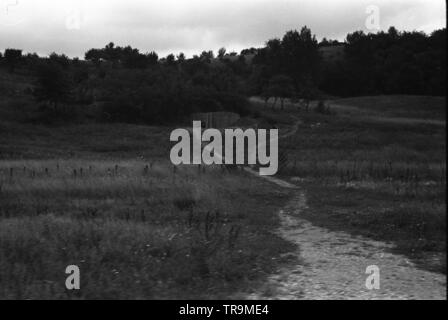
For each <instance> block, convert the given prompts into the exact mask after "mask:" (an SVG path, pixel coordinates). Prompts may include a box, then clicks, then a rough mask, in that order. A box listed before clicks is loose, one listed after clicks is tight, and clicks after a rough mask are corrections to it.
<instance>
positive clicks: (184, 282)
mask: <svg viewBox="0 0 448 320" xmlns="http://www.w3.org/2000/svg"><path fill="white" fill-rule="evenodd" d="M0 178H1V179H0V181H1V182H0V219H1V223H0V243H1V246H0V298H2V299H5V298H21V299H33V298H39V299H41V298H44V299H45V298H63V299H65V298H106V299H107V298H114V299H116V298H124V299H128V298H133V299H134V298H135V299H147V298H151V299H158V298H168V299H170V298H213V297H214V298H223V297H224V298H225V297H228V296H229V295H231V294H232V292H234V291H235V290H238V289H242V288H244V286H245V285H248V284H249V283H250V282H254V281H261V279H263V276H264V275H265V274H267V273H269V272H272V270H273V268H275V266H276V263H277V262H276V259H277V258H279V256H280V254H281V253H282V252H287V251H288V250H289V249H290V247H289V245H288V244H287V243H285V242H284V241H282V240H281V239H279V238H277V237H276V236H274V235H273V234H272V233H271V231H272V227H273V226H275V225H276V224H277V223H278V221H277V218H276V216H275V214H274V213H275V211H276V209H278V207H279V206H280V205H281V204H282V203H283V202H284V201H285V200H286V199H287V197H288V194H286V193H284V192H280V191H277V190H275V189H274V188H273V187H272V186H271V185H267V184H265V183H264V182H261V181H258V180H254V179H253V178H251V177H247V176H246V175H245V174H243V173H240V172H236V173H228V172H226V171H222V170H221V169H217V168H215V169H213V168H207V171H206V172H203V171H202V170H201V171H199V170H197V168H178V169H177V170H176V171H174V170H173V168H172V167H171V166H168V165H164V164H162V163H160V162H156V163H150V162H143V161H138V160H115V161H112V160H109V161H107V160H101V161H94V160H61V161H56V160H48V161H45V160H21V161H17V160H3V161H1V162H0ZM70 264H75V265H78V266H79V267H80V269H81V286H82V288H81V289H82V290H80V291H77V292H73V291H67V290H65V285H64V283H65V277H66V275H65V274H64V271H65V267H66V266H68V265H70Z"/></svg>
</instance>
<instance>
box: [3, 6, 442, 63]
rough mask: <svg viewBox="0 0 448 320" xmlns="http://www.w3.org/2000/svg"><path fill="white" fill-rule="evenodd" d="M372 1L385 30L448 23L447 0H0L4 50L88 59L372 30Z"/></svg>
mask: <svg viewBox="0 0 448 320" xmlns="http://www.w3.org/2000/svg"><path fill="white" fill-rule="evenodd" d="M369 5H376V6H377V7H378V8H379V10H380V11H379V12H380V15H379V17H380V20H379V23H380V27H381V29H383V30H387V29H388V28H389V26H391V25H394V26H396V27H397V29H399V30H419V31H425V32H428V33H429V32H431V31H433V30H435V29H439V28H442V27H444V26H445V24H446V17H445V1H443V0H338V1H336V0H326V1H325V0H200V1H199V0H86V1H83V0H77V1H76V0H53V1H51V0H0V50H3V49H5V48H20V49H23V50H24V51H25V52H37V53H38V54H40V55H47V54H49V53H50V52H53V51H55V52H58V53H66V54H68V55H69V56H72V57H73V56H79V57H83V56H84V52H85V51H87V50H88V49H89V48H93V47H96V48H98V47H104V45H105V44H107V43H109V42H110V41H113V42H114V43H115V44H116V45H122V46H124V45H128V44H129V45H131V46H133V47H136V48H139V49H140V50H141V51H142V52H147V51H152V50H154V51H156V52H158V53H159V55H160V56H165V55H166V54H168V53H171V52H173V53H179V52H181V51H182V52H184V53H186V54H187V56H190V55H192V54H194V53H200V52H201V51H202V50H205V49H212V50H215V51H216V50H217V49H219V48H220V47H226V48H227V50H228V51H231V50H235V51H240V50H241V49H243V48H248V47H252V46H255V47H259V46H262V45H263V43H264V42H265V41H266V40H268V39H270V38H273V37H281V36H282V35H283V34H284V33H285V31H287V30H290V29H300V28H301V27H302V26H303V25H307V26H308V27H310V28H311V30H312V32H313V33H315V34H316V36H317V37H318V39H321V38H322V37H327V38H332V39H338V40H343V39H344V38H345V35H346V34H347V33H348V32H352V31H355V30H364V31H368V30H367V29H366V25H365V21H366V19H367V17H368V15H369V14H368V13H366V9H367V8H368V6H369Z"/></svg>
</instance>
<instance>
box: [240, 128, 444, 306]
mask: <svg viewBox="0 0 448 320" xmlns="http://www.w3.org/2000/svg"><path fill="white" fill-rule="evenodd" d="M299 125H300V122H299V121H298V122H297V124H296V125H295V126H294V127H293V129H292V130H291V131H290V132H289V133H287V134H286V135H284V136H282V137H281V138H285V137H287V136H290V135H292V134H295V133H296V132H297V130H298V127H299ZM245 170H246V171H247V172H248V173H250V174H253V175H255V176H257V177H259V178H263V179H266V180H268V181H270V182H271V183H274V184H276V185H278V186H280V187H283V188H288V189H293V192H294V196H293V197H292V199H291V200H290V201H289V202H288V203H287V204H286V205H285V206H284V207H283V208H282V209H281V210H280V211H279V212H278V215H279V218H280V221H281V224H280V227H279V228H278V230H277V231H276V232H277V234H278V235H279V236H280V237H281V238H283V239H285V240H286V241H288V242H291V243H293V244H294V245H296V249H295V251H294V252H291V253H288V254H287V255H285V256H284V258H287V259H291V262H289V263H286V264H285V266H284V267H282V268H281V269H279V270H278V271H277V272H276V273H275V274H272V275H270V276H269V277H268V279H267V280H266V282H265V283H264V284H263V285H262V286H261V287H259V288H254V289H253V290H252V291H253V292H243V293H239V294H238V295H236V298H237V299H274V300H282V299H305V300H319V299H331V300H336V299H355V300H364V299H425V300H426V299H446V276H445V275H443V274H440V273H435V272H430V271H425V270H422V269H418V268H417V267H416V266H415V264H413V263H412V262H411V261H409V260H408V259H407V258H406V257H405V256H403V255H400V254H395V253H392V252H391V249H392V248H393V245H391V244H388V243H385V242H381V241H375V240H371V239H368V238H365V237H362V236H357V237H355V236H352V235H350V234H348V233H345V232H342V231H330V230H328V229H325V228H322V227H317V226H315V225H313V224H312V223H310V222H309V221H307V220H305V219H303V218H302V217H301V212H303V210H305V209H306V208H307V201H306V194H305V191H304V190H302V189H301V188H299V187H298V186H296V185H294V184H291V183H289V182H287V181H284V180H281V179H279V178H275V177H272V176H260V175H259V174H258V172H256V171H253V170H252V169H250V168H245ZM372 265H375V266H378V267H379V271H380V288H379V289H372V290H369V289H367V287H366V280H367V277H368V276H369V274H367V273H366V269H367V267H368V266H372Z"/></svg>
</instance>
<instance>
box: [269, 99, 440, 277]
mask: <svg viewBox="0 0 448 320" xmlns="http://www.w3.org/2000/svg"><path fill="white" fill-rule="evenodd" d="M327 106H328V107H329V109H328V112H326V113H324V114H322V113H318V112H310V113H306V112H303V110H302V111H297V106H295V105H292V104H291V105H289V108H287V109H286V110H285V111H283V112H281V111H276V114H277V117H281V116H283V119H284V120H285V121H290V120H287V119H288V118H291V116H290V115H294V116H296V117H299V118H300V119H301V121H302V123H301V124H300V126H299V130H298V131H297V133H296V134H295V135H293V136H291V137H289V138H288V139H287V140H286V141H283V142H282V143H281V145H280V147H281V149H282V150H284V153H285V154H286V158H287V160H285V161H284V164H283V166H282V170H281V175H282V176H283V177H284V178H285V179H290V180H292V181H295V182H296V183H297V184H299V185H301V186H303V187H304V188H305V190H307V195H308V200H309V204H310V207H309V209H308V210H306V212H304V216H305V217H306V218H307V219H309V220H310V221H312V222H313V223H316V224H318V225H320V226H324V227H327V228H330V229H338V230H344V231H347V232H350V233H352V234H354V235H364V236H368V237H372V238H374V239H377V240H382V241H388V242H392V243H394V244H395V245H396V250H397V251H399V252H401V253H404V254H406V255H407V256H408V257H409V258H410V259H412V260H413V261H414V262H416V263H417V264H418V265H419V266H420V267H422V268H427V269H431V270H436V271H440V272H445V268H446V254H445V250H446V142H445V135H446V127H445V98H443V97H421V96H377V97H358V98H350V99H338V100H332V101H328V102H327ZM340 106H344V107H342V108H341V107H340ZM345 106H350V107H351V108H345ZM315 107H316V105H314V110H315ZM265 112H267V113H270V112H272V111H270V110H265ZM403 117H406V121H403ZM408 119H411V120H413V121H407V120H408ZM426 119H431V120H435V121H433V122H431V121H430V122H426V121H421V120H426ZM414 120H415V121H414Z"/></svg>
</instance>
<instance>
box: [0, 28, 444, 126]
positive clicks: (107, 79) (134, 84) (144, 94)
mask: <svg viewBox="0 0 448 320" xmlns="http://www.w3.org/2000/svg"><path fill="white" fill-rule="evenodd" d="M445 37H446V29H441V30H437V31H434V32H433V33H431V34H430V35H427V34H425V33H422V32H399V31H397V30H396V29H395V28H393V27H391V28H390V29H389V30H388V31H387V32H378V33H375V34H372V33H369V34H365V33H364V32H362V31H356V32H353V33H351V34H348V35H347V37H346V40H345V42H344V43H339V42H337V41H335V40H327V39H325V38H324V39H323V40H322V41H321V42H318V41H317V39H316V37H315V36H314V35H313V34H312V32H311V30H310V29H309V28H307V27H303V28H302V29H301V30H299V31H297V30H291V31H288V32H286V33H285V34H284V36H283V37H282V38H281V39H280V38H276V39H271V40H269V41H267V42H266V44H265V46H263V47H261V48H250V49H244V50H243V51H241V53H240V54H237V53H235V52H231V53H227V52H226V50H225V49H224V48H222V49H220V50H219V51H218V52H217V55H216V56H215V54H214V52H213V51H203V52H202V53H201V54H199V55H195V56H193V57H192V58H189V59H187V58H186V57H185V55H184V54H183V53H179V54H177V55H174V54H169V55H168V56H166V57H164V58H160V57H159V56H158V55H157V53H156V52H149V53H141V52H140V51H139V50H138V49H136V48H132V47H131V46H126V47H120V46H116V45H115V44H114V43H109V44H108V45H106V46H105V47H104V48H98V49H97V48H93V49H90V50H88V51H87V52H86V53H85V56H84V60H80V59H78V58H73V59H71V58H69V57H67V56H66V55H64V54H57V53H52V54H50V55H49V56H48V57H45V58H42V57H39V56H38V55H37V54H23V53H22V50H18V49H6V50H5V51H4V53H3V54H0V66H1V67H2V68H4V69H5V70H7V71H8V72H10V73H24V74H31V75H33V76H35V79H36V81H35V85H34V86H33V88H30V91H31V94H32V95H33V97H34V99H36V101H37V102H38V103H39V105H40V107H41V110H42V114H43V117H44V118H48V119H52V118H65V119H66V120H70V119H73V118H74V115H75V114H85V115H88V116H89V117H93V118H94V119H96V120H99V121H122V122H134V123H167V122H173V121H181V120H182V119H184V118H185V117H187V116H188V115H189V114H191V113H193V112H209V111H223V110H225V111H232V112H237V113H239V114H242V115H246V114H248V113H249V108H248V102H247V97H249V96H260V97H263V98H264V99H265V101H266V104H268V102H270V104H271V106H272V107H275V106H276V105H277V104H279V106H280V108H283V105H284V101H285V100H286V99H291V100H293V101H300V102H302V105H303V106H304V110H306V111H308V106H309V102H310V101H311V100H314V99H319V98H321V97H324V96H327V95H332V96H357V95H376V94H418V95H444V94H445V78H446V76H445V72H446V57H445V56H446V40H445V39H446V38H445ZM333 48H334V49H337V50H339V52H340V53H341V56H340V57H339V58H337V59H327V58H326V57H325V56H324V55H323V54H322V51H323V50H327V49H330V51H329V52H330V53H331V50H332V49H333Z"/></svg>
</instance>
